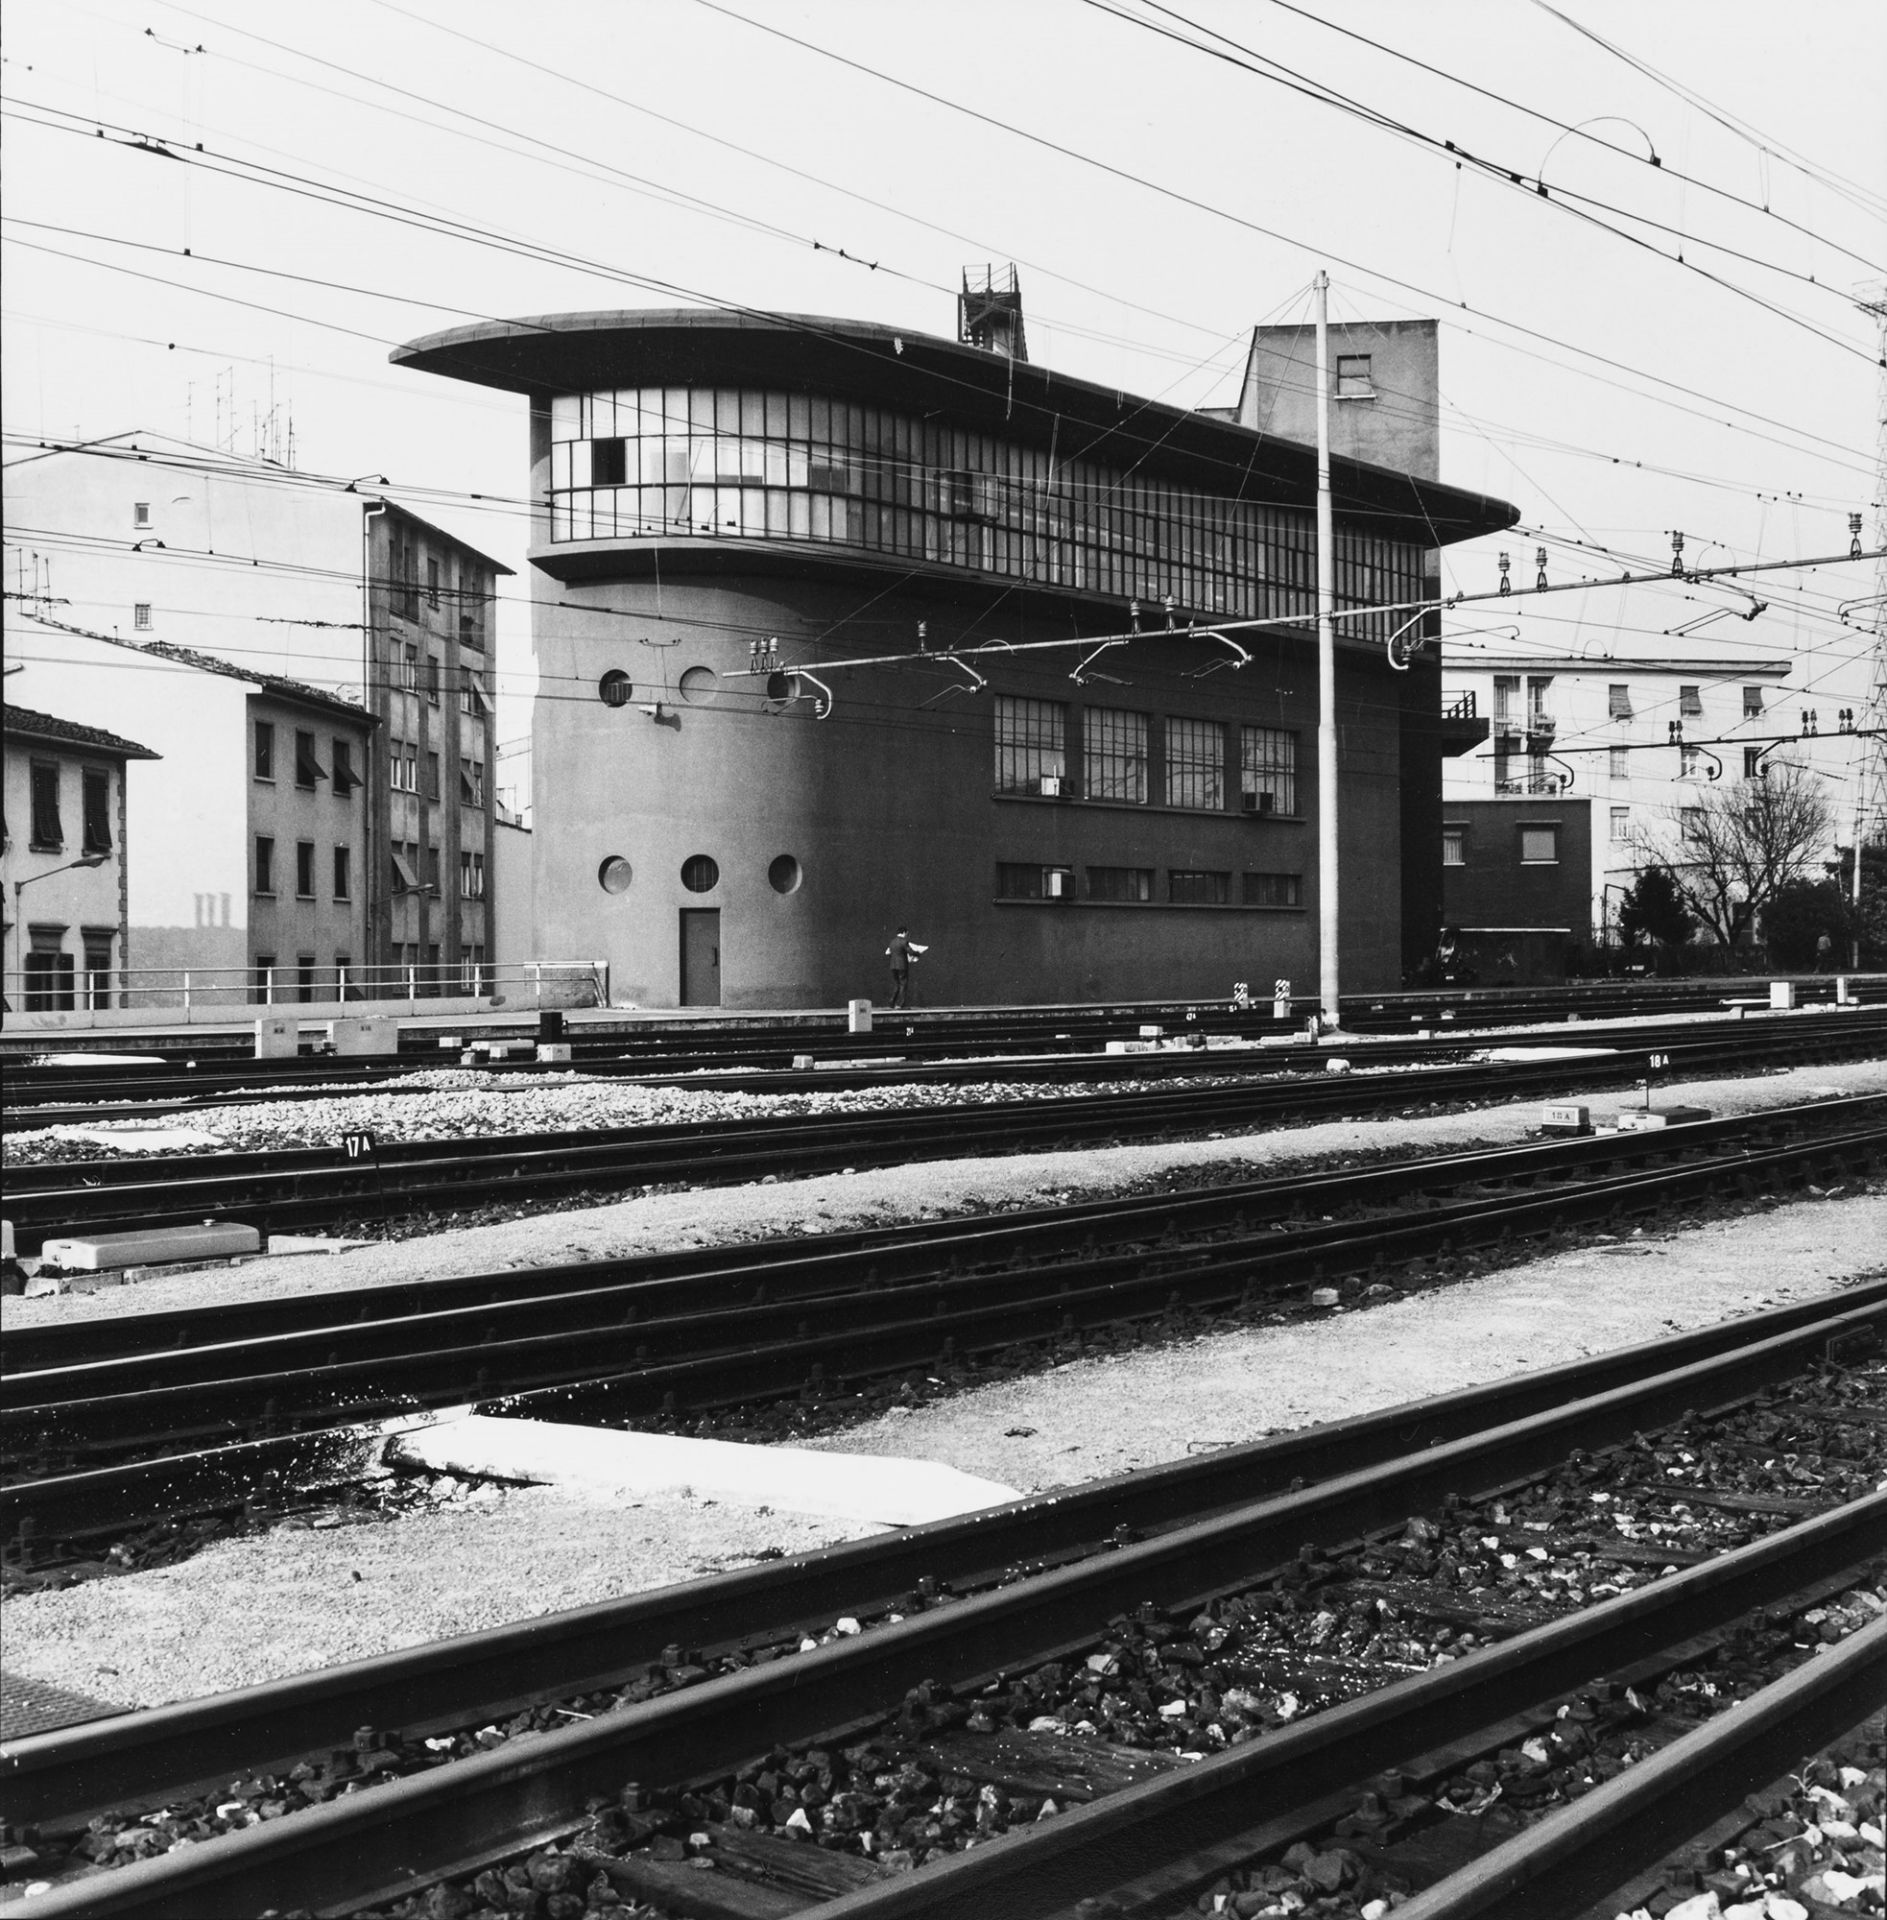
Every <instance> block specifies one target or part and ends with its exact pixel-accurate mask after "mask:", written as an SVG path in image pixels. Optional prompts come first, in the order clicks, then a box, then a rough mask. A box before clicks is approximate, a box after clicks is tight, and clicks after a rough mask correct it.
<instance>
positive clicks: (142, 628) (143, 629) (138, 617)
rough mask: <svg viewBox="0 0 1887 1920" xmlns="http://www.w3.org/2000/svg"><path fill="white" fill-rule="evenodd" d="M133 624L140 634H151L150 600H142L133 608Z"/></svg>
mask: <svg viewBox="0 0 1887 1920" xmlns="http://www.w3.org/2000/svg"><path fill="white" fill-rule="evenodd" d="M131 624H132V625H133V626H134V627H136V628H137V630H138V631H139V632H140V633H149V632H150V630H151V603H150V602H149V601H148V600H140V601H138V602H137V604H136V605H135V606H133V607H132V609H131Z"/></svg>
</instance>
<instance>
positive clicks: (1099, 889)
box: [1088, 867, 1153, 903]
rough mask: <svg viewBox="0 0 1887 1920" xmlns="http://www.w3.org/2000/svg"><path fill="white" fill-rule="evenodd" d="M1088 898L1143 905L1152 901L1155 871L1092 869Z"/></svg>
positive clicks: (1133, 868) (1128, 868) (1115, 868)
mask: <svg viewBox="0 0 1887 1920" xmlns="http://www.w3.org/2000/svg"><path fill="white" fill-rule="evenodd" d="M1088 898H1089V899H1090V900H1134V901H1140V902H1143V903H1144V902H1147V901H1151V900H1152V898H1153V869H1152V868H1151V867H1090V868H1089V869H1088Z"/></svg>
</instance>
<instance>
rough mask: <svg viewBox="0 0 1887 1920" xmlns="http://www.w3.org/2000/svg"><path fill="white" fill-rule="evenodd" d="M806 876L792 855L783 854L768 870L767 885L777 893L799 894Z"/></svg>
mask: <svg viewBox="0 0 1887 1920" xmlns="http://www.w3.org/2000/svg"><path fill="white" fill-rule="evenodd" d="M802 878H804V875H803V874H802V873H801V872H800V866H799V862H798V861H797V860H795V859H794V858H793V856H792V855H791V854H790V853H782V854H780V855H779V856H778V857H777V858H775V859H774V861H773V862H772V864H771V865H770V866H768V868H767V885H768V886H770V887H771V888H772V889H773V891H774V892H775V893H797V892H798V891H799V883H800V881H801V879H802Z"/></svg>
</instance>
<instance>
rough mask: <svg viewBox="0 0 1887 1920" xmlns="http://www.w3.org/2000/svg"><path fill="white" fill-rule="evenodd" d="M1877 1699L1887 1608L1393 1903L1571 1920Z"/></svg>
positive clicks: (1457, 1919) (1423, 1913)
mask: <svg viewBox="0 0 1887 1920" xmlns="http://www.w3.org/2000/svg"><path fill="white" fill-rule="evenodd" d="M1883 1700H1887V1618H1882V1619H1877V1620H1875V1621H1873V1622H1872V1623H1871V1624H1870V1625H1868V1626H1865V1627H1863V1628H1861V1629H1860V1630H1859V1631H1858V1632H1856V1633H1853V1634H1850V1635H1849V1636H1848V1638H1847V1639H1845V1640H1844V1641H1842V1642H1840V1644H1839V1645H1836V1646H1833V1647H1829V1648H1826V1649H1824V1650H1822V1653H1821V1657H1820V1658H1819V1659H1814V1660H1809V1661H1807V1662H1806V1663H1804V1664H1803V1665H1802V1666H1801V1667H1799V1668H1797V1670H1796V1671H1795V1672H1794V1673H1791V1674H1788V1675H1786V1676H1785V1677H1784V1678H1782V1679H1780V1680H1777V1681H1775V1682H1773V1683H1772V1684H1771V1685H1770V1686H1767V1687H1765V1688H1763V1689H1762V1690H1761V1691H1760V1692H1759V1693H1757V1694H1754V1695H1753V1696H1752V1697H1751V1698H1749V1699H1748V1700H1745V1701H1743V1702H1741V1703H1740V1704H1739V1705H1738V1706H1737V1707H1735V1708H1734V1709H1732V1710H1731V1711H1730V1712H1727V1713H1722V1714H1719V1715H1717V1716H1716V1718H1714V1719H1713V1720H1710V1721H1709V1722H1707V1723H1706V1724H1705V1725H1704V1726H1702V1727H1699V1728H1698V1729H1697V1730H1696V1731H1695V1732H1693V1733H1689V1734H1686V1735H1685V1736H1683V1738H1681V1739H1678V1740H1674V1741H1672V1742H1671V1744H1670V1745H1669V1746H1667V1747H1665V1748H1664V1749H1662V1751H1660V1752H1658V1753H1654V1754H1652V1755H1651V1756H1650V1757H1649V1758H1647V1759H1644V1760H1641V1761H1639V1763H1638V1764H1637V1765H1636V1766H1634V1767H1632V1768H1631V1769H1629V1771H1627V1772H1625V1773H1621V1774H1619V1775H1618V1776H1617V1777H1616V1778H1614V1779H1612V1780H1608V1781H1607V1782H1605V1784H1604V1785H1603V1786H1600V1787H1597V1788H1595V1789H1594V1790H1593V1791H1592V1792H1591V1793H1589V1794H1587V1795H1586V1796H1585V1797H1584V1798H1583V1799H1580V1800H1576V1801H1573V1802H1571V1803H1570V1804H1569V1805H1566V1806H1563V1807H1558V1808H1555V1809H1554V1811H1553V1812H1552V1813H1550V1814H1548V1815H1547V1816H1546V1817H1545V1818H1544V1819H1542V1820H1540V1821H1539V1822H1538V1823H1537V1824H1535V1825H1534V1826H1531V1827H1528V1828H1526V1829H1525V1830H1524V1831H1523V1832H1521V1833H1518V1834H1515V1835H1514V1837H1513V1838H1512V1839H1510V1840H1507V1841H1505V1842H1503V1843H1502V1844H1501V1845H1500V1846H1498V1847H1495V1848H1493V1849H1491V1850H1490V1851H1489V1852H1488V1853H1486V1854H1484V1855H1483V1856H1482V1857H1481V1858H1480V1859H1479V1860H1477V1861H1475V1862H1474V1863H1473V1864H1472V1865H1471V1866H1469V1867H1466V1868H1464V1869H1463V1870H1462V1871H1461V1872H1459V1873H1456V1874H1451V1875H1450V1876H1449V1877H1448V1878H1447V1879H1446V1880H1444V1881H1442V1882H1441V1883H1439V1884H1438V1885H1436V1886H1434V1887H1432V1888H1430V1889H1428V1890H1427V1891H1425V1892H1423V1893H1419V1894H1416V1895H1414V1896H1413V1897H1412V1898H1411V1899H1410V1900H1409V1901H1408V1902H1407V1903H1406V1904H1405V1905H1404V1906H1402V1907H1401V1908H1400V1909H1398V1911H1399V1912H1401V1913H1403V1914H1405V1915H1406V1916H1407V1920H1578V1916H1580V1915H1582V1914H1584V1913H1586V1912H1588V1911H1589V1910H1590V1909H1591V1907H1592V1906H1593V1905H1594V1904H1595V1903H1596V1902H1597V1901H1599V1900H1600V1899H1603V1898H1604V1896H1605V1895H1607V1894H1608V1893H1610V1892H1612V1891H1613V1890H1614V1889H1615V1888H1618V1887H1620V1886H1622V1885H1623V1884H1625V1882H1626V1881H1627V1879H1628V1878H1630V1877H1631V1876H1632V1875H1633V1874H1634V1873H1635V1872H1638V1871H1642V1870H1643V1869H1644V1868H1646V1867H1648V1866H1651V1865H1654V1864H1655V1863H1656V1862H1657V1861H1659V1860H1660V1859H1662V1858H1663V1857H1664V1856H1665V1855H1666V1854H1667V1853H1669V1852H1670V1851H1671V1849H1672V1843H1673V1840H1674V1839H1675V1837H1676V1836H1678V1835H1681V1834H1693V1833H1701V1832H1702V1831H1703V1830H1704V1829H1705V1828H1706V1827H1708V1826H1709V1825H1710V1824H1711V1823H1712V1822H1713V1821H1714V1820H1717V1819H1719V1818H1721V1817H1722V1816H1724V1815H1725V1814H1728V1813H1730V1812H1732V1811H1733V1810H1734V1809H1735V1808H1736V1806H1737V1805H1738V1804H1739V1802H1741V1801H1742V1799H1743V1798H1744V1796H1745V1795H1746V1794H1748V1793H1750V1792H1751V1791H1752V1790H1754V1789H1755V1788H1757V1787H1760V1786H1762V1785H1764V1784H1765V1783H1766V1782H1768V1781H1770V1780H1773V1779H1774V1778H1775V1777H1776V1775H1777V1774H1778V1773H1781V1772H1783V1771H1784V1770H1786V1769H1792V1768H1793V1767H1794V1766H1795V1765H1796V1764H1797V1763H1798V1762H1799V1761H1800V1760H1801V1759H1802V1758H1803V1756H1805V1755H1808V1754H1812V1753H1814V1752H1816V1751H1817V1750H1818V1749H1820V1748H1822V1747H1825V1746H1827V1745H1829V1744H1830V1743H1831V1742H1832V1741H1835V1740H1837V1739H1839V1738H1840V1737H1841V1736H1842V1735H1843V1734H1844V1733H1847V1732H1848V1731H1850V1730H1851V1729H1852V1728H1853V1727H1854V1726H1855V1725H1856V1724H1857V1722H1858V1721H1859V1720H1861V1719H1863V1718H1865V1717H1866V1715H1867V1714H1868V1713H1869V1712H1870V1711H1871V1712H1878V1711H1879V1710H1880V1703H1881V1702H1882V1701H1883ZM1870 1703H1872V1704H1871V1706H1870Z"/></svg>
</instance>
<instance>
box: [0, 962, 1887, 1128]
mask: <svg viewBox="0 0 1887 1920" xmlns="http://www.w3.org/2000/svg"><path fill="white" fill-rule="evenodd" d="M1872 990H1873V989H1872V988H1871V987H1864V988H1861V989H1859V991H1861V992H1862V993H1863V994H1865V993H1867V992H1869V991H1872ZM1831 996H1832V988H1830V987H1828V986H1826V985H1825V984H1824V983H1814V984H1811V985H1810V986H1809V987H1808V988H1807V989H1806V992H1805V997H1804V1002H1803V1004H1804V1005H1808V1004H1811V1003H1813V1004H1817V1005H1819V1004H1822V1003H1823V1002H1825V1001H1827V1000H1829V999H1831ZM1725 997H1726V995H1725V986H1724V983H1723V982H1710V983H1707V984H1704V985H1699V986H1695V987H1692V986H1683V987H1674V988H1667V989H1662V990H1658V991H1655V992H1649V993H1647V992H1646V991H1644V990H1643V989H1635V990H1622V989H1620V990H1613V989H1604V988H1598V989H1582V990H1568V991H1562V992H1541V991H1534V990H1522V991H1519V992H1512V993H1503V992H1501V991H1499V990H1495V991H1490V992H1476V991H1467V992H1460V993H1447V994H1442V995H1401V996H1389V997H1384V998H1379V999H1375V1000H1370V1001H1366V1002H1359V1003H1357V1004H1356V1005H1355V1006H1353V1007H1351V1008H1350V1009H1348V1010H1346V1013H1345V1022H1346V1031H1347V1032H1350V1033H1353V1034H1357V1035H1370V1036H1376V1037H1379V1038H1393V1037H1395V1036H1401V1035H1408V1034H1410V1033H1411V1032H1412V1031H1414V1030H1416V1029H1418V1028H1419V1029H1426V1030H1428V1031H1430V1032H1431V1033H1446V1032H1447V1031H1448V1029H1449V1028H1450V1027H1451V1026H1452V1027H1468V1026H1472V1027H1476V1028H1499V1027H1503V1026H1518V1025H1532V1024H1539V1023H1541V1022H1561V1021H1566V1020H1572V1021H1576V1022H1581V1023H1593V1022H1604V1021H1607V1020H1619V1019H1636V1018H1643V1017H1645V1016H1647V1015H1650V1016H1656V1015H1659V1014H1670V1015H1676V1014H1688V1015H1691V1016H1695V1015H1697V1014H1707V1013H1716V1012H1720V1011H1721V1010H1722V1006H1723V1004H1724V1000H1725ZM1312 1010H1314V1009H1312V1008H1310V1007H1308V1006H1306V1007H1305V1008H1304V1009H1303V1011H1305V1012H1308V1011H1312ZM1147 1024H1152V1025H1158V1026H1161V1027H1163V1028H1164V1029H1165V1031H1166V1032H1167V1033H1168V1034H1172V1035H1181V1034H1183V1035H1187V1036H1191V1037H1195V1038H1199V1039H1204V1038H1206V1037H1208V1036H1211V1037H1219V1038H1243V1039H1247V1040H1251V1039H1258V1038H1262V1037H1266V1036H1273V1037H1277V1036H1282V1035H1285V1034H1288V1033H1289V1032H1290V1031H1291V1029H1292V1018H1291V1017H1287V1018H1286V1019H1283V1020H1279V1019H1276V1018H1274V1017H1273V1014H1272V1011H1271V1006H1270V1003H1269V1002H1265V1003H1262V1004H1261V1005H1259V1006H1257V1007H1254V1008H1250V1009H1244V1010H1238V1009H1228V1008H1226V1007H1224V1006H1222V1005H1208V1006H1200V1005H1174V1006H1164V1005H1156V1006H1144V1007H1126V1008H1080V1007H1077V1008H1049V1009H1044V1010H1042V1011H1041V1012H1039V1013H1032V1014H1023V1013H1019V1012H1011V1013H1008V1014H1006V1015H1003V1016H1001V1017H999V1018H989V1017H984V1016H977V1015H970V1014H938V1013H934V1012H923V1011H917V1012H910V1013H906V1012H898V1013H883V1014H881V1015H880V1019H879V1026H878V1029H877V1031H876V1032H874V1033H873V1034H870V1035H855V1034H851V1033H848V1032H847V1031H846V1029H845V1026H844V1024H843V1022H842V1020H840V1019H839V1017H838V1016H823V1017H822V1016H812V1017H809V1018H807V1019H805V1020H802V1021H796V1022H792V1023H762V1022H744V1021H743V1022H741V1023H739V1024H738V1025H734V1026H730V1027H703V1026H700V1025H692V1024H691V1025H689V1026H687V1027H675V1026H671V1025H657V1026H654V1027H650V1026H648V1025H646V1024H639V1025H637V1026H634V1027H626V1026H624V1027H613V1028H603V1029H599V1027H598V1026H597V1025H595V1024H594V1023H586V1024H585V1025H584V1026H582V1027H578V1028H572V1029H570V1030H569V1032H568V1034H567V1036H566V1038H567V1042H568V1044H569V1045H570V1047H571V1049H572V1056H573V1057H572V1058H571V1060H570V1061H568V1062H564V1063H550V1064H546V1063H540V1062H538V1061H536V1060H535V1059H533V1058H517V1057H511V1056H510V1053H507V1054H506V1055H505V1056H504V1057H500V1058H499V1059H496V1060H492V1061H489V1062H488V1063H485V1070H486V1071H488V1072H491V1073H495V1074H497V1075H498V1076H499V1077H500V1078H501V1080H502V1081H503V1082H504V1083H505V1084H509V1085H515V1086H517V1087H527V1086H530V1085H532V1084H534V1083H535V1082H536V1081H537V1080H538V1079H540V1078H542V1077H544V1076H545V1075H565V1074H569V1073H573V1072H574V1073H576V1074H579V1075H584V1076H588V1075H602V1076H605V1077H622V1076H629V1077H635V1078H644V1077H655V1078H662V1077H668V1076H671V1075H683V1074H687V1075H698V1074H700V1073H702V1072H703V1071H708V1070H719V1071H721V1072H745V1073H750V1074H764V1075H766V1076H767V1077H768V1080H769V1083H773V1082H774V1081H775V1079H776V1077H777V1076H781V1075H785V1074H789V1073H791V1072H792V1071H793V1062H794V1060H795V1059H796V1058H798V1057H800V1056H802V1055H805V1054H808V1053H811V1054H814V1055H815V1056H816V1057H817V1058H818V1060H819V1061H820V1063H821V1064H820V1068H819V1078H818V1081H817V1084H820V1085H830V1084H832V1082H831V1080H830V1079H829V1078H828V1077H827V1076H828V1075H830V1074H832V1073H834V1072H839V1073H844V1072H847V1071H855V1072H860V1073H869V1072H871V1071H872V1070H874V1068H882V1067H883V1066H884V1065H885V1064H887V1063H888V1062H890V1061H893V1060H895V1061H896V1062H897V1063H898V1064H899V1065H900V1066H902V1067H903V1068H905V1069H906V1070H907V1071H908V1070H913V1069H915V1070H923V1071H926V1072H931V1073H936V1074H939V1075H948V1074H961V1073H962V1072H964V1071H965V1070H966V1069H965V1064H964V1063H966V1062H968V1063H972V1064H973V1063H974V1062H975V1061H977V1060H979V1059H983V1060H988V1059H994V1058H998V1057H1002V1056H1005V1055H1014V1054H1017V1053H1022V1054H1028V1055H1048V1056H1051V1057H1053V1058H1059V1059H1062V1060H1064V1061H1071V1060H1074V1059H1077V1058H1079V1057H1080V1055H1081V1054H1082V1053H1084V1052H1088V1051H1092V1050H1094V1049H1097V1048H1099V1047H1101V1046H1103V1045H1104V1044H1105V1043H1106V1042H1107V1041H1109V1040H1119V1039H1130V1038H1133V1037H1134V1036H1136V1035H1137V1034H1138V1032H1139V1031H1140V1028H1141V1027H1142V1026H1143V1025H1147ZM463 1038H464V1040H465V1041H466V1042H467V1043H468V1044H471V1043H475V1044H477V1045H478V1046H480V1047H485V1048H489V1047H490V1046H492V1045H494V1044H495V1045H497V1046H499V1047H500V1048H502V1049H509V1050H511V1051H512V1052H515V1051H516V1050H520V1049H528V1048H529V1046H530V1042H531V1040H532V1039H533V1038H534V1033H533V1032H532V1031H530V1030H528V1029H527V1028H526V1027H525V1026H522V1025H520V1026H518V1027H516V1028H509V1027H485V1026H479V1027H468V1028H467V1029H466V1030H465V1033H464V1035H463ZM246 1046H247V1042H246V1041H238V1040H235V1039H225V1038H223V1037H221V1036H209V1035H205V1036H203V1037H202V1038H200V1039H192V1040H189V1041H185V1042H181V1043H172V1042H167V1043H165V1044H163V1045H161V1046H148V1045H145V1044H142V1043H140V1046H139V1050H140V1052H143V1053H146V1054H147V1055H148V1063H147V1064H144V1065H141V1066H138V1067H136V1068H128V1067H123V1066H113V1067H106V1066H100V1067H96V1068H92V1067H86V1066H82V1065H70V1064H69V1065H62V1066H58V1067H49V1066H41V1065H36V1064H35V1063H34V1060H33V1057H32V1056H31V1055H30V1054H27V1053H20V1052H15V1053H12V1054H10V1055H8V1056H6V1057H5V1068H6V1085H7V1111H6V1116H5V1118H6V1124H7V1126H8V1127H9V1128H10V1129H17V1128H20V1127H24V1126H53V1125H65V1124H79V1125H83V1124H86V1123H88V1122H95V1121H97V1120H100V1119H105V1118H132V1117H140V1116H143V1117H149V1116H151V1115H153V1114H156V1113H163V1112H188V1111H191V1110H193V1109H195V1108H198V1107H202V1106H206V1105H212V1104H226V1103H229V1102H231V1101H235V1102H239V1103H240V1102H243V1101H254V1100H279V1099H295V1098H302V1097H321V1095H322V1094H323V1093H325V1092H331V1091H333V1090H335V1089H353V1090H356V1091H365V1090H369V1089H373V1088H377V1087H382V1086H384V1085H386V1083H388V1082H397V1081H399V1080H402V1079H404V1078H406V1077H408V1076H410V1075H412V1074H414V1073H416V1072H419V1071H422V1070H425V1069H429V1068H432V1069H436V1068H441V1067H447V1066H456V1064H457V1056H458V1049H457V1048H454V1049H453V1050H452V1051H451V1052H449V1053H447V1052H442V1051H441V1048H440V1046H439V1039H438V1035H437V1034H435V1033H434V1032H433V1031H432V1030H431V1029H430V1028H427V1029H420V1030H409V1031H408V1032H407V1033H405V1034H404V1035H402V1038H401V1046H400V1051H399V1053H398V1055H397V1056H395V1057H391V1058H385V1059H376V1060H343V1059H336V1058H332V1057H326V1058H324V1057H320V1056H317V1055H314V1054H307V1055H302V1056H299V1057H297V1058H295V1059H293V1060H255V1059H251V1058H249V1057H247V1055H246V1052H245V1051H244V1049H245V1048H246ZM1163 1064H1168V1065H1171V1064H1172V1063H1171V1061H1170V1059H1169V1060H1168V1061H1166V1062H1164V1063H1163ZM1182 1064H1183V1063H1182Z"/></svg>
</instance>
